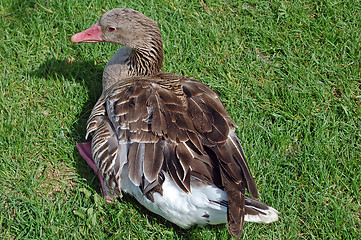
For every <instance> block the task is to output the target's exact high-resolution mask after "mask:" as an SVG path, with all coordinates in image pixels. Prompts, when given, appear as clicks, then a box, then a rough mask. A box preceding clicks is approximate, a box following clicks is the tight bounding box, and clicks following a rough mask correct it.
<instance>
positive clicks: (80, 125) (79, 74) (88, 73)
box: [30, 58, 104, 194]
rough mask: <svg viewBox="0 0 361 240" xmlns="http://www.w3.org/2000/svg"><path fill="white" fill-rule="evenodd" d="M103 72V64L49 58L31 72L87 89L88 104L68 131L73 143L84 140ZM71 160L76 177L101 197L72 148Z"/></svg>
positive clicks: (90, 173) (100, 89) (97, 184)
mask: <svg viewBox="0 0 361 240" xmlns="http://www.w3.org/2000/svg"><path fill="white" fill-rule="evenodd" d="M103 69H104V65H103V64H99V65H95V64H94V61H74V62H69V61H67V60H60V59H55V58H51V59H48V60H46V61H45V62H44V63H42V64H41V65H40V66H39V68H38V69H37V70H35V71H33V72H31V73H30V75H32V76H35V77H38V78H44V79H49V81H51V80H54V79H60V80H61V81H71V82H74V81H76V82H77V83H79V84H80V85H83V86H84V87H85V88H86V89H87V90H88V91H87V93H84V94H88V97H87V101H86V102H85V103H84V104H83V106H82V109H81V111H80V113H79V114H78V116H77V120H76V121H75V122H74V123H73V126H72V128H70V131H69V137H70V138H72V139H74V140H75V141H76V142H84V141H85V139H84V138H85V134H86V122H87V120H88V117H89V115H90V112H91V110H92V109H93V106H94V104H95V103H96V101H97V100H98V98H99V96H100V95H101V92H102V83H101V79H102V74H103ZM73 157H74V159H76V165H75V168H76V170H77V172H78V174H79V175H80V176H81V177H83V178H85V179H86V181H87V183H88V184H89V186H91V187H92V188H94V189H96V191H97V192H98V193H99V194H101V191H100V184H99V182H98V179H97V178H96V177H95V176H96V175H95V174H94V172H93V171H92V170H91V168H90V167H88V166H87V164H86V163H85V161H84V160H83V159H82V157H81V156H80V154H79V153H78V151H77V149H76V147H75V145H74V150H73Z"/></svg>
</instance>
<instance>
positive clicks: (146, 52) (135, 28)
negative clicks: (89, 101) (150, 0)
mask: <svg viewBox="0 0 361 240" xmlns="http://www.w3.org/2000/svg"><path fill="white" fill-rule="evenodd" d="M71 41H72V42H73V43H79V42H110V43H115V44H120V45H123V46H125V47H127V48H129V49H130V50H129V51H118V52H119V54H124V53H125V52H126V53H127V54H128V55H127V56H116V55H117V53H118V52H117V53H116V54H115V55H114V56H113V58H112V60H111V61H110V62H111V64H112V65H115V64H118V65H121V64H123V66H122V67H123V68H124V67H125V66H127V67H128V68H129V69H127V71H128V72H127V73H126V75H127V76H152V75H155V74H157V73H158V72H159V71H160V69H161V67H162V63H163V43H162V36H161V34H160V31H159V28H158V25H157V22H155V21H153V20H152V19H150V18H148V17H146V16H145V15H144V14H142V13H140V12H138V11H136V10H133V9H128V8H115V9H112V10H110V11H108V12H106V13H105V14H104V15H103V16H101V18H100V19H99V21H97V22H96V23H95V24H94V25H93V26H92V27H90V28H88V29H86V30H85V31H82V32H79V33H77V34H74V35H73V36H72V37H71ZM124 58H127V60H124ZM114 59H115V60H114ZM117 59H122V62H117ZM128 63H129V64H128ZM106 71H108V70H107V69H105V72H106ZM109 74H111V73H109Z"/></svg>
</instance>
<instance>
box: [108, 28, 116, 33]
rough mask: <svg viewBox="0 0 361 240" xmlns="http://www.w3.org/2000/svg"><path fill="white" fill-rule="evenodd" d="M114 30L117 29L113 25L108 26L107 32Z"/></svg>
mask: <svg viewBox="0 0 361 240" xmlns="http://www.w3.org/2000/svg"><path fill="white" fill-rule="evenodd" d="M115 30H117V29H116V28H115V27H108V31H109V32H114V31H115Z"/></svg>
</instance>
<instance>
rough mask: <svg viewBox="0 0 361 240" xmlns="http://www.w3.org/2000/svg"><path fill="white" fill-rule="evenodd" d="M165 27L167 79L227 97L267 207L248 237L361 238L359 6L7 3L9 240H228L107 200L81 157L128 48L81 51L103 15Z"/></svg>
mask: <svg viewBox="0 0 361 240" xmlns="http://www.w3.org/2000/svg"><path fill="white" fill-rule="evenodd" d="M115 7H129V8H133V9H136V10H138V11H141V12H143V13H144V14H145V15H147V16H149V17H150V18H152V19H154V20H156V21H157V22H158V24H159V27H160V30H161V32H162V35H163V42H164V50H165V62H164V67H163V70H164V71H168V72H172V73H178V74H183V75H187V76H191V77H194V78H196V79H199V80H200V81H202V82H204V83H206V84H207V85H208V86H210V87H211V88H212V89H213V90H214V91H216V92H217V93H218V94H219V95H220V97H221V99H222V101H223V102H224V104H225V106H226V108H227V110H228V112H229V113H230V115H231V116H232V118H233V119H234V120H235V122H236V123H237V124H238V126H239V128H238V130H237V134H238V136H239V138H240V139H241V142H242V144H243V147H244V150H245V153H246V156H247V158H248V163H249V166H250V168H251V171H252V173H253V175H254V177H255V180H256V183H257V186H258V188H259V194H260V200H261V201H264V202H265V203H267V204H269V205H271V206H273V207H274V208H276V209H277V210H279V211H280V220H279V221H278V222H276V223H272V224H270V225H264V224H256V223H245V226H244V231H243V238H244V239H361V2H360V1H359V0H354V1H351V0H349V1H331V0H324V1H319V0H315V1H300V0H298V1H297V0H295V1H285V0H279V1H256V0H250V1H230V0H224V1H220V0H219V1H201V0H197V1H181V0H168V1H167V0H165V1H161V0H159V1H146V0H139V1H131V0H124V1H111V0H109V1H106V0H94V1H89V0H82V1H80V0H64V1H54V0H52V1H45V0H39V1H33V0H25V1H24V0H0V16H1V17H0V26H1V27H0V30H1V34H0V212H1V214H0V238H1V239H229V238H230V235H229V233H228V231H227V229H226V226H225V225H219V226H211V227H205V228H196V227H195V228H192V229H190V230H183V229H180V228H178V227H177V226H175V225H173V224H171V223H169V222H167V221H166V220H164V219H162V218H160V217H157V216H155V215H153V214H151V213H150V212H148V211H147V210H145V209H144V208H143V207H141V206H139V205H138V204H137V203H136V202H135V200H134V199H133V198H131V197H129V196H125V197H124V198H123V199H121V200H120V201H119V202H118V203H115V204H107V203H105V201H104V200H103V199H102V194H101V192H100V184H99V183H98V179H97V178H96V176H95V174H94V173H93V172H92V170H91V169H90V167H88V166H87V165H86V163H85V161H84V160H83V159H82V158H81V157H80V155H79V154H78V152H77V150H76V148H75V143H76V142H80V141H85V139H84V135H85V127H86V126H85V124H86V120H87V117H88V116H89V114H90V111H91V109H92V107H93V105H94V103H95V101H96V100H97V98H98V97H99V95H100V93H101V76H102V71H103V68H104V66H105V64H106V63H107V61H108V60H109V59H110V57H111V56H112V55H113V54H114V52H115V51H116V50H117V48H119V46H116V45H112V44H109V43H97V44H90V43H88V44H85V43H83V44H72V43H71V42H70V37H71V35H72V34H74V33H76V32H79V31H82V30H84V29H86V28H88V27H90V26H91V25H93V24H94V23H95V22H96V21H97V20H98V18H99V17H100V16H101V15H102V14H103V13H104V12H106V11H108V10H110V9H112V8H115Z"/></svg>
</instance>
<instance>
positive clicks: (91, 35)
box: [70, 22, 104, 43]
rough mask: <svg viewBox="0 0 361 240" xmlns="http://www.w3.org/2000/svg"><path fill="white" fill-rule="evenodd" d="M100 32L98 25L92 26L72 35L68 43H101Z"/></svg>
mask: <svg viewBox="0 0 361 240" xmlns="http://www.w3.org/2000/svg"><path fill="white" fill-rule="evenodd" d="M101 34H102V30H101V28H100V26H99V24H98V22H97V23H96V24H94V25H93V26H91V27H90V28H88V29H87V30H85V31H82V32H80V33H77V34H74V35H73V36H72V37H71V39H70V41H71V42H73V43H78V42H103V41H104V40H103V39H102V37H101Z"/></svg>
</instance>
